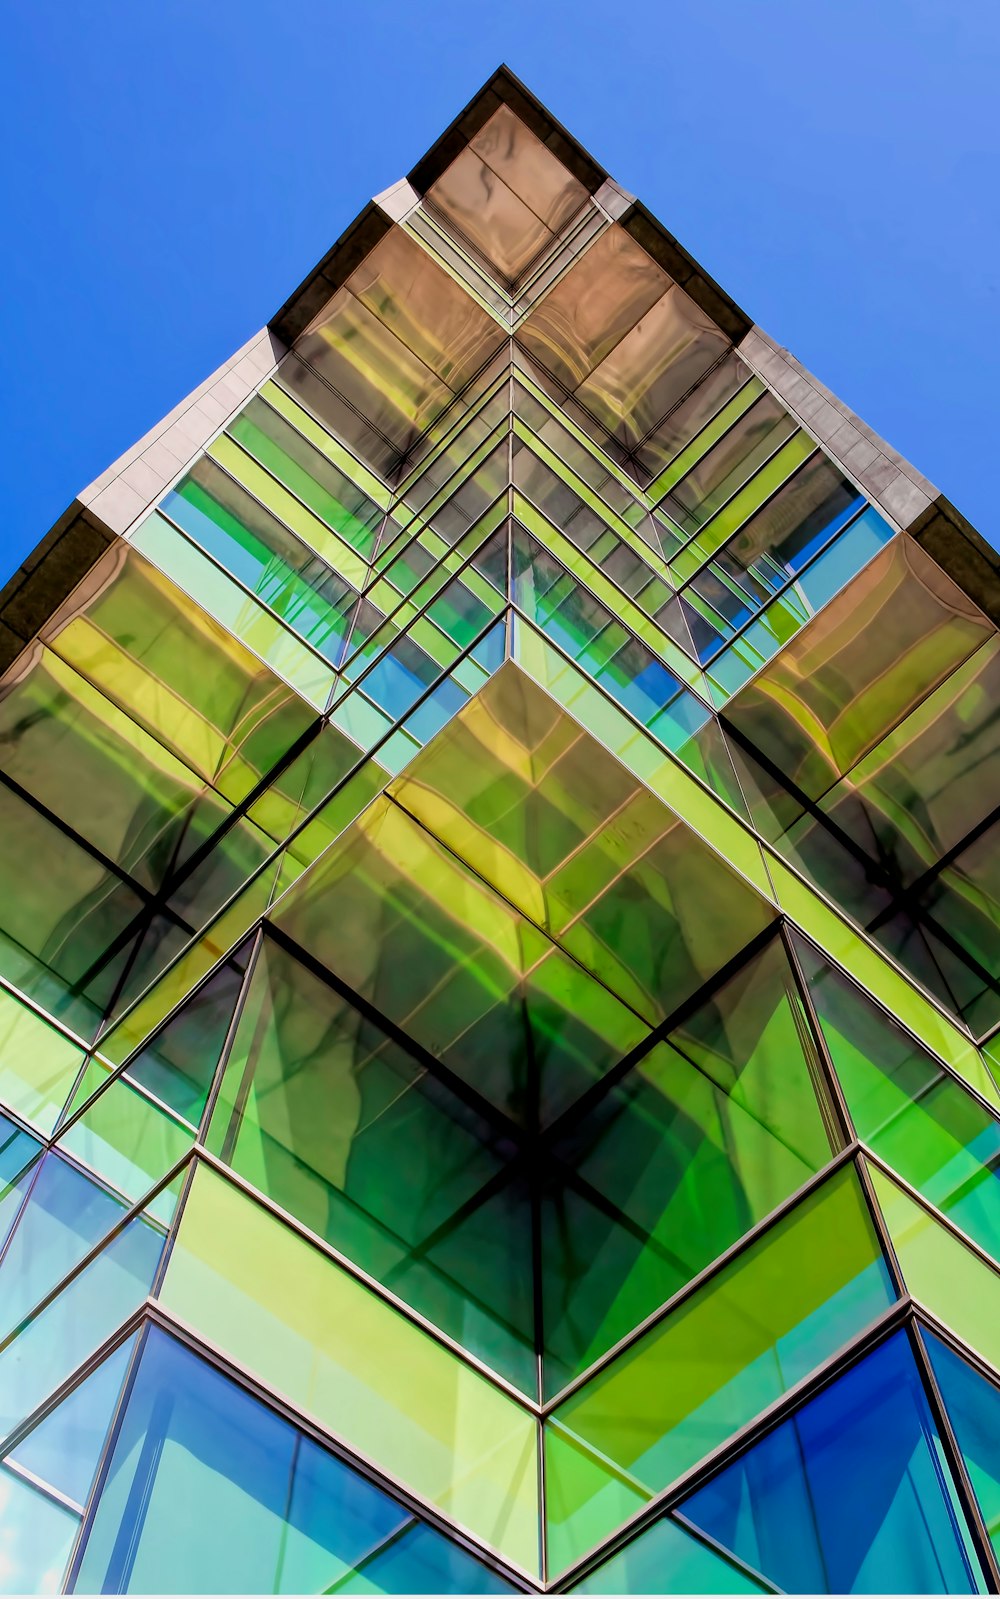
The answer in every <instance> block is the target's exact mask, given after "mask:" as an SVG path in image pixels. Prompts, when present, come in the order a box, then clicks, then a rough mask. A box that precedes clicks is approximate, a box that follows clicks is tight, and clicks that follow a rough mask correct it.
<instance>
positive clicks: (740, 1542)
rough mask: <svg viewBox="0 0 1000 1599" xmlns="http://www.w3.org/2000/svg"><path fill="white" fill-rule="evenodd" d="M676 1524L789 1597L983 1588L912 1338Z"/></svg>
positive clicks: (808, 1409) (781, 1431) (773, 1438)
mask: <svg viewBox="0 0 1000 1599" xmlns="http://www.w3.org/2000/svg"><path fill="white" fill-rule="evenodd" d="M679 1514H680V1515H681V1516H682V1517H684V1518H685V1519H686V1520H688V1521H690V1522H691V1523H692V1525H693V1526H695V1527H697V1528H699V1529H700V1530H701V1531H703V1532H705V1533H707V1534H708V1536H709V1537H711V1538H714V1539H715V1540H716V1541H717V1542H718V1543H720V1544H722V1545H723V1547H724V1548H726V1549H730V1550H732V1552H733V1554H735V1555H736V1557H737V1558H738V1559H741V1560H744V1561H745V1562H746V1563H747V1564H748V1565H750V1566H752V1567H753V1568H755V1569H756V1570H758V1571H761V1572H762V1573H763V1574H764V1575H765V1576H766V1577H767V1578H768V1579H769V1580H770V1581H772V1582H774V1583H775V1584H776V1585H777V1586H778V1587H779V1588H782V1589H784V1590H785V1591H786V1592H788V1593H834V1594H838V1593H903V1594H905V1593H981V1592H984V1591H985V1589H986V1584H985V1582H984V1580H983V1574H982V1572H981V1570H980V1569H979V1565H978V1561H977V1560H976V1558H975V1556H974V1554H973V1551H972V1545H971V1538H970V1534H969V1531H968V1527H967V1526H966V1524H965V1522H964V1520H963V1516H962V1511H961V1508H960V1504H959V1500H958V1495H957V1492H956V1489H955V1485H954V1483H953V1481H952V1480H951V1478H950V1476H949V1474H948V1470H947V1466H946V1465H945V1463H944V1461H943V1459H942V1457H941V1451H940V1441H939V1439H938V1436H937V1433H936V1431H935V1427H934V1422H933V1419H932V1417H931V1414H930V1410H929V1407H928V1404H927V1399H926V1396H925V1394H924V1391H923V1388H922V1386H921V1383H920V1379H919V1376H918V1374H917V1370H916V1366H915V1364H914V1360H913V1354H912V1351H911V1348H910V1345H909V1343H908V1340H907V1337H906V1334H905V1333H897V1334H895V1335H894V1337H892V1338H890V1339H889V1340H887V1342H886V1343H884V1344H883V1345H882V1346H881V1347H880V1348H879V1349H877V1350H876V1351H875V1352H874V1353H873V1354H871V1355H868V1356H867V1357H866V1358H865V1359H864V1360H863V1361H861V1362H859V1364H858V1365H857V1366H854V1367H852V1368H851V1370H850V1371H848V1372H846V1373H845V1375H844V1376H842V1377H840V1378H839V1379H838V1380H837V1382H836V1383H834V1384H832V1385H831V1386H830V1387H829V1388H826V1389H824V1390H823V1391H822V1393H820V1394H819V1395H818V1396H817V1397H816V1398H815V1399H812V1400H810V1401H809V1402H808V1403H807V1404H805V1405H803V1406H802V1408H801V1409H800V1410H798V1411H797V1412H796V1413H795V1414H794V1416H792V1417H791V1418H790V1419H789V1420H788V1421H785V1422H782V1423H781V1425H780V1426H778V1427H776V1428H775V1429H774V1431H773V1432H770V1433H768V1434H767V1435H766V1436H765V1437H764V1438H763V1439H762V1440H761V1441H760V1443H758V1444H755V1445H754V1446H753V1448H751V1449H749V1450H748V1451H747V1453H746V1454H744V1455H742V1456H741V1457H740V1459H739V1460H737V1461H736V1462H735V1464H734V1465H732V1466H728V1467H726V1468H725V1470H723V1471H722V1472H720V1473H719V1475H718V1476H717V1477H715V1478H713V1479H712V1481H711V1482H709V1483H708V1484H707V1485H706V1486H705V1487H704V1488H701V1489H699V1490H698V1491H697V1492H696V1493H694V1494H693V1495H692V1496H691V1497H690V1498H689V1499H686V1500H684V1501H683V1503H682V1504H681V1506H680V1508H679Z"/></svg>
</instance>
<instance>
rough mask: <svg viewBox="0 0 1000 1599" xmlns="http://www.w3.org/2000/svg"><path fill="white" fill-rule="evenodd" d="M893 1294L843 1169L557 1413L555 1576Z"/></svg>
mask: <svg viewBox="0 0 1000 1599" xmlns="http://www.w3.org/2000/svg"><path fill="white" fill-rule="evenodd" d="M892 1297H893V1295H892V1290H891V1285H890V1280H889V1275H888V1271H887V1269H886V1266H885V1262H884V1261H883V1259H882V1255H881V1251H880V1249H879V1246H878V1241H877V1238H876V1235H875V1231H874V1228H873V1226H872V1222H871V1218H870V1216H869V1214H868V1210H867V1207H866V1205H865V1202H864V1199H863V1197H862V1195H861V1192H860V1189H859V1186H858V1182H857V1178H856V1175H855V1173H854V1171H853V1168H851V1167H847V1168H845V1169H843V1170H841V1171H839V1172H837V1173H835V1174H834V1175H833V1176H832V1177H830V1178H829V1180H828V1181H827V1182H826V1183H824V1184H823V1186H822V1187H821V1188H820V1189H818V1190H817V1191H816V1192H814V1193H812V1194H810V1195H809V1196H808V1197H807V1198H805V1199H804V1200H802V1201H801V1203H800V1204H799V1205H797V1206H796V1207H795V1209H794V1210H793V1211H791V1212H790V1214H789V1215H787V1216H785V1217H783V1218H782V1219H781V1220H780V1221H779V1222H777V1223H776V1224H775V1225H774V1226H773V1227H772V1228H770V1229H769V1230H768V1231H767V1232H766V1233H765V1234H764V1235H763V1236H762V1237H761V1238H759V1239H758V1240H757V1241H756V1242H754V1243H753V1244H752V1245H750V1247H749V1248H748V1249H747V1250H746V1251H745V1252H744V1253H743V1254H741V1255H739V1256H737V1258H736V1259H735V1260H733V1261H732V1262H731V1263H729V1264H728V1265H726V1266H724V1267H723V1268H722V1269H721V1270H720V1272H719V1273H718V1274H717V1275H716V1276H714V1277H712V1278H710V1279H709V1280H708V1282H706V1283H705V1284H704V1285H702V1286H701V1287H699V1288H698V1289H697V1290H696V1291H695V1292H694V1293H693V1294H692V1295H691V1297H690V1298H688V1299H687V1300H685V1301H683V1302H682V1303H681V1304H680V1305H678V1306H677V1307H676V1308H675V1309H674V1310H673V1311H672V1312H671V1313H670V1314H669V1315H668V1316H667V1317H666V1319H665V1320H664V1321H662V1322H660V1323H658V1324H657V1325H655V1326H654V1327H653V1328H652V1329H651V1330H650V1331H649V1332H647V1333H646V1334H645V1335H644V1336H643V1337H642V1338H641V1339H640V1340H639V1342H638V1343H636V1344H634V1345H632V1346H630V1347H628V1348H626V1349H625V1350H623V1351H622V1352H621V1353H620V1354H619V1355H618V1356H617V1357H616V1358H615V1359H614V1360H613V1361H612V1363H611V1364H610V1365H609V1366H608V1367H607V1368H606V1369H605V1370H603V1371H601V1372H599V1373H598V1374H597V1375H596V1376H594V1377H592V1378H591V1379H590V1381H589V1382H588V1383H586V1384H585V1385H584V1387H583V1388H582V1389H581V1390H580V1391H579V1392H578V1393H576V1394H574V1395H572V1396H571V1397H570V1398H569V1399H568V1400H566V1401H565V1402H564V1403H563V1404H562V1405H560V1406H559V1407H558V1408H557V1409H556V1411H555V1412H554V1414H553V1418H552V1422H551V1423H550V1424H549V1425H548V1426H547V1427H546V1497H547V1503H548V1536H549V1556H550V1565H551V1568H552V1569H553V1570H556V1569H560V1568H561V1567H563V1566H565V1565H568V1564H570V1563H571V1562H572V1561H574V1560H577V1559H579V1558H580V1557H581V1556H582V1555H584V1554H585V1553H586V1552H587V1551H588V1550H589V1549H590V1548H592V1547H593V1545H594V1544H595V1543H596V1542H597V1541H598V1540H599V1539H600V1538H601V1537H603V1536H605V1535H606V1534H607V1533H609V1532H611V1531H613V1529H614V1527H615V1525H616V1524H617V1523H618V1522H619V1521H621V1520H623V1519H624V1517H625V1516H626V1515H627V1514H629V1513H631V1511H632V1510H634V1509H636V1508H637V1507H638V1506H639V1505H640V1504H642V1503H643V1502H645V1501H647V1500H648V1499H649V1498H651V1497H652V1495H653V1494H654V1493H656V1492H658V1491H660V1490H661V1489H663V1488H665V1487H667V1485H668V1484H669V1483H671V1482H673V1481H674V1480H675V1479H676V1478H677V1477H679V1476H680V1475H681V1474H682V1473H683V1472H685V1471H687V1470H688V1469H689V1468H690V1467H692V1466H694V1465H695V1464H696V1463H697V1462H698V1461H699V1460H701V1459H702V1458H703V1457H704V1456H705V1455H707V1454H709V1453H710V1452H711V1451H712V1450H713V1449H714V1448H716V1447H717V1446H718V1445H720V1444H721V1443H723V1442H724V1440H725V1439H726V1438H728V1437H729V1436H730V1435H731V1434H732V1433H733V1432H735V1431H736V1430H738V1428H740V1427H741V1426H743V1425H745V1424H746V1423H747V1422H749V1421H750V1420H752V1419H753V1417H754V1416H756V1415H758V1414H759V1413H760V1412H761V1411H762V1410H764V1409H766V1408H767V1406H768V1405H770V1404H771V1403H773V1402H774V1400H776V1399H778V1398H780V1397H781V1395H782V1394H783V1393H785V1392H786V1391H787V1390H788V1389H789V1388H791V1387H793V1386H794V1384H795V1383H797V1382H799V1381H800V1380H801V1379H802V1378H803V1377H806V1376H807V1375H808V1374H809V1372H810V1371H812V1370H813V1369H814V1368H815V1367H816V1366H818V1365H819V1364H821V1362H823V1361H824V1360H827V1359H828V1358H829V1357H830V1356H831V1355H832V1354H834V1353H835V1351H836V1350H837V1349H839V1348H840V1347H841V1346H842V1345H843V1344H845V1343H847V1342H848V1341H849V1340H850V1339H851V1338H853V1337H855V1336H856V1335H857V1333H859V1332H860V1331H861V1330H862V1329H863V1328H864V1327H866V1326H867V1325H869V1324H870V1323H871V1322H872V1321H873V1320H874V1319H875V1318H876V1317H877V1316H878V1315H879V1313H880V1312H881V1311H883V1310H884V1309H885V1308H886V1307H887V1306H888V1305H889V1304H891V1302H892Z"/></svg>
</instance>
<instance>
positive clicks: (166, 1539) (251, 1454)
mask: <svg viewBox="0 0 1000 1599" xmlns="http://www.w3.org/2000/svg"><path fill="white" fill-rule="evenodd" d="M411 1527H412V1532H411ZM404 1529H406V1530H405V1531H404ZM418 1530H419V1532H420V1533H421V1534H423V1535H424V1536H423V1537H422V1538H417V1536H416V1533H417V1531H418ZM400 1534H402V1536H399V1535H400ZM359 1565H360V1566H362V1567H363V1574H361V1575H358V1574H357V1570H356V1568H357V1567H358V1566H359ZM492 1581H493V1579H492V1574H491V1573H489V1572H486V1573H485V1577H484V1574H483V1573H482V1572H481V1571H480V1568H479V1565H478V1563H477V1562H476V1561H474V1560H472V1559H471V1558H470V1557H469V1556H467V1555H465V1554H464V1553H463V1552H462V1551H461V1550H459V1549H458V1548H457V1547H454V1546H452V1544H451V1543H450V1541H449V1540H447V1539H445V1538H443V1537H441V1536H440V1535H439V1534H437V1533H435V1532H432V1531H431V1530H430V1529H424V1528H423V1527H421V1526H420V1524H419V1523H415V1522H414V1518H413V1517H412V1515H411V1513H410V1512H409V1511H408V1510H406V1509H404V1508H403V1507H402V1506H401V1505H399V1504H398V1503H397V1502H396V1501H395V1500H394V1499H393V1498H391V1497H390V1495H388V1494H386V1493H384V1492H383V1491H382V1490H381V1489H380V1488H377V1487H375V1485H374V1484H372V1483H370V1482H368V1481H367V1480H366V1479H365V1478H364V1477H362V1476H361V1475H360V1473H358V1472H356V1471H355V1470H353V1469H352V1468H351V1467H350V1466H348V1465H346V1464H345V1463H344V1462H343V1461H341V1460H339V1459H337V1458H336V1456H334V1455H332V1454H330V1453H329V1451H327V1450H325V1449H323V1448H321V1447H320V1445H318V1444H317V1443H315V1442H314V1441H313V1440H312V1439H310V1438H307V1437H306V1436H304V1435H303V1434H302V1433H300V1432H299V1430H298V1429H297V1428H296V1427H295V1426H293V1425H292V1424H291V1422H288V1421H286V1420H284V1419H283V1418H282V1417H280V1416H277V1415H276V1414H275V1413H274V1412H273V1411H271V1410H269V1409H267V1408H266V1407H265V1406H264V1405H262V1404H261V1403H260V1402H259V1401H258V1400H257V1399H255V1398H254V1397H252V1395H250V1394H249V1393H247V1392H246V1391H245V1390H244V1389H242V1388H240V1387H239V1386H238V1385H237V1384H236V1383H234V1382H232V1381H231V1380H230V1379H229V1378H228V1377H226V1376H225V1375H223V1373H222V1372H220V1371H217V1370H216V1369H215V1368H214V1367H212V1366H210V1365H208V1364H207V1362H205V1361H204V1360H202V1359H201V1358H200V1357H199V1356H198V1355H196V1354H194V1353H193V1352H192V1351H191V1350H189V1349H187V1348H185V1347H184V1346H183V1345H181V1344H180V1343H178V1342H177V1341H176V1340H175V1339H173V1338H172V1337H170V1336H169V1335H168V1334H167V1333H165V1332H163V1331H162V1330H160V1329H159V1328H150V1329H149V1331H148V1333H147V1340H146V1343H145V1345H144V1348H143V1351H142V1354H141V1356H140V1361H139V1370H138V1374H137V1376H136V1380H135V1383H134V1385H133V1388H132V1391H131V1393H130V1395H129V1400H128V1405H127V1407H126V1412H125V1418H124V1421H123V1424H122V1428H121V1432H120V1434H119V1436H118V1439H117V1442H116V1445H115V1450H114V1454H113V1456H112V1460H111V1465H110V1470H109V1473H108V1477H107V1480H106V1482H105V1484H104V1487H103V1490H102V1493H101V1497H100V1501H99V1503H98V1506H97V1511H96V1514H95V1516H94V1520H93V1524H92V1526H91V1530H90V1532H89V1535H88V1538H87V1543H86V1548H85V1551H84V1555H83V1560H82V1564H81V1569H80V1576H79V1580H78V1584H77V1586H78V1588H79V1590H80V1591H82V1592H94V1591H101V1592H105V1593H135V1592H138V1593H233V1592H244V1593H305V1592H323V1591H325V1590H329V1589H331V1588H334V1589H336V1591H337V1592H356V1591H361V1592H368V1593H370V1592H372V1591H373V1590H374V1591H376V1592H377V1591H382V1592H413V1593H416V1592H425V1591H433V1592H446V1591H454V1589H455V1587H456V1586H457V1587H458V1589H459V1590H460V1591H461V1592H470V1593H471V1592H487V1591H496V1590H495V1588H494V1587H490V1586H485V1585H484V1582H485V1583H490V1584H491V1583H492ZM422 1584H423V1586H421V1585H422ZM428 1585H429V1586H428Z"/></svg>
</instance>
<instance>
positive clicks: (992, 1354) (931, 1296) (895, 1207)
mask: <svg viewBox="0 0 1000 1599" xmlns="http://www.w3.org/2000/svg"><path fill="white" fill-rule="evenodd" d="M869 1169H870V1172H871V1179H872V1184H873V1186H874V1188H875V1193H876V1196H877V1198H878V1202H879V1205H880V1206H881V1209H882V1214H883V1216H884V1217H885V1221H886V1226H887V1227H888V1229H889V1236H890V1238H891V1239H892V1244H893V1248H894V1249H895V1251H896V1256H897V1259H898V1260H899V1266H900V1270H901V1271H902V1274H903V1281H904V1282H905V1284H906V1287H907V1289H908V1290H909V1292H910V1293H911V1294H912V1295H913V1297H914V1299H917V1300H919V1302H920V1303H921V1304H922V1305H926V1306H927V1309H928V1310H929V1311H931V1312H932V1313H933V1314H934V1315H935V1316H937V1317H938V1319H939V1320H940V1321H943V1322H944V1323H945V1325H946V1326H948V1327H950V1328H951V1329H952V1331H953V1332H955V1333H957V1334H958V1336H959V1338H961V1339H962V1340H963V1341H964V1342H965V1343H967V1344H968V1345H969V1346H970V1347H971V1348H972V1349H975V1350H977V1351H978V1353H979V1354H981V1355H982V1356H983V1357H984V1358H985V1359H986V1360H988V1361H989V1362H990V1363H991V1365H993V1366H995V1367H997V1368H998V1369H1000V1277H998V1276H997V1274H996V1273H995V1272H994V1271H992V1270H991V1269H990V1267H989V1266H988V1265H987V1264H986V1262H985V1261H984V1260H983V1259H982V1257H981V1256H980V1255H978V1254H977V1253H976V1252H975V1251H974V1250H973V1249H971V1248H970V1247H969V1245H968V1244H965V1243H963V1242H962V1240H961V1238H960V1237H958V1236H956V1234H955V1233H953V1232H952V1231H951V1230H950V1228H948V1227H945V1226H944V1225H943V1223H942V1222H939V1221H937V1220H936V1219H935V1217H934V1216H933V1215H932V1214H931V1212H930V1211H928V1210H925V1209H924V1207H923V1206H922V1205H919V1204H918V1203H917V1201H916V1200H915V1199H911V1198H910V1196H909V1194H907V1193H905V1192H904V1190H903V1189H902V1188H900V1187H899V1185H898V1183H894V1182H893V1181H892V1179H891V1178H890V1177H887V1176H886V1175H885V1173H884V1172H882V1171H880V1170H879V1169H878V1167H876V1166H871V1167H870V1168H869Z"/></svg>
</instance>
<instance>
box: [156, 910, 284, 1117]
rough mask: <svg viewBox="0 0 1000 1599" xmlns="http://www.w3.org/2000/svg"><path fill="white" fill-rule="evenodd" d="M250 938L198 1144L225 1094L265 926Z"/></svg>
mask: <svg viewBox="0 0 1000 1599" xmlns="http://www.w3.org/2000/svg"><path fill="white" fill-rule="evenodd" d="M251 937H252V940H253V942H252V944H251V948H250V953H249V955H248V957H247V964H246V970H245V971H244V973H243V977H242V979H241V981H240V987H239V992H238V994H237V995H236V1003H235V1005H234V1006H233V1014H232V1016H231V1017H230V1020H229V1026H228V1028H227V1029H226V1036H225V1038H224V1039H223V1040H222V1048H221V1050H220V1051H219V1058H218V1060H217V1061H216V1064H215V1072H214V1074H213V1076H212V1081H211V1083H210V1084H209V1087H208V1093H207V1094H206V1096H205V1108H204V1110H203V1111H202V1113H201V1119H200V1121H199V1123H198V1127H197V1131H196V1135H195V1136H196V1139H197V1142H198V1143H204V1141H205V1139H206V1137H207V1136H208V1129H209V1127H210V1126H211V1124H212V1117H213V1115H214V1114H215V1107H216V1104H217V1102H218V1098H219V1095H220V1093H221V1092H222V1082H223V1079H224V1077H225V1075H226V1067H227V1066H228V1065H229V1057H230V1055H231V1053H232V1048H233V1044H234V1043H235V1041H236V1035H237V1033H238V1031H239V1026H240V1022H241V1021H242V1020H243V1011H244V1009H245V1007H246V1003H247V1000H248V998H249V995H250V984H251V981H252V979H253V975H254V972H255V971H256V969H257V962H258V960H259V959H260V952H261V948H262V946H263V943H264V927H263V923H261V924H260V925H259V926H258V927H257V930H256V932H255V933H253V934H252V935H251ZM218 970H219V968H218V966H213V967H212V969H211V973H210V975H214V973H215V972H217V971H218ZM189 998H190V996H188V999H189ZM181 1003H182V1005H184V1004H186V1003H187V999H185V1000H182V1002H181ZM139 1047H140V1049H143V1048H145V1044H141V1045H140V1046H139Z"/></svg>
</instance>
